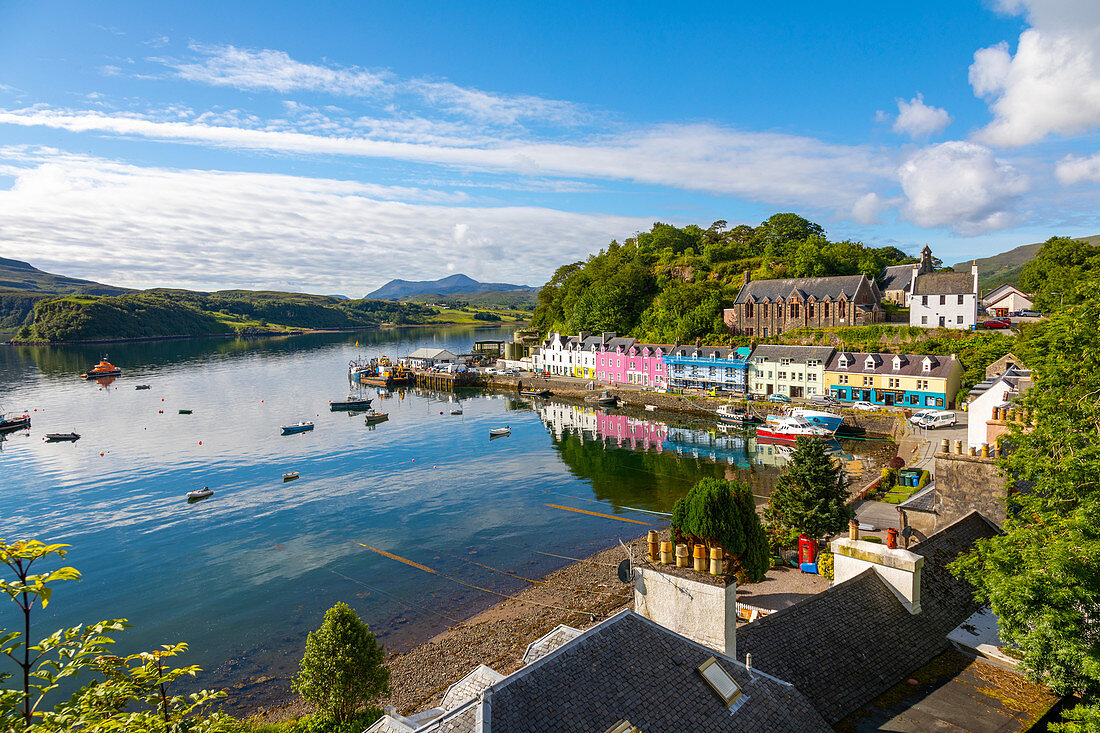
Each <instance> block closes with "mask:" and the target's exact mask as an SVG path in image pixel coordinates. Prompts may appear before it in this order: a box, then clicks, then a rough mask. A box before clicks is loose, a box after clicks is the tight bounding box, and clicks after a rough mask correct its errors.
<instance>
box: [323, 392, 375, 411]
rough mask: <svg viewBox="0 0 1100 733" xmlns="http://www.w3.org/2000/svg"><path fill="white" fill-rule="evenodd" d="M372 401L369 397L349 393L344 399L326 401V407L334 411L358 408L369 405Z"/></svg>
mask: <svg viewBox="0 0 1100 733" xmlns="http://www.w3.org/2000/svg"><path fill="white" fill-rule="evenodd" d="M371 402H372V400H371V398H370V397H356V396H355V395H353V394H349V395H348V398H347V399H346V400H341V401H339V402H330V403H328V409H330V410H332V411H333V412H336V411H337V410H359V409H362V408H365V407H370V403H371Z"/></svg>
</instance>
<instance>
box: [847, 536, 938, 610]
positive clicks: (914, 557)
mask: <svg viewBox="0 0 1100 733" xmlns="http://www.w3.org/2000/svg"><path fill="white" fill-rule="evenodd" d="M829 549H830V550H832V552H833V584H834V585H835V584H836V583H843V582H844V581H845V580H848V579H849V578H854V577H855V576H857V575H859V574H860V573H862V572H863V571H864V570H866V569H867V568H874V570H875V572H876V573H878V575H879V577H880V578H882V581H883V582H884V583H886V586H887V587H888V588H890V590H892V591H893V592H894V595H895V596H897V597H898V600H899V601H901V602H902V604H903V605H904V606H905V608H906V609H908V611H909V613H911V614H914V615H916V614H918V613H920V574H921V568H922V567H923V566H924V556H923V555H918V554H916V553H915V552H910V551H909V550H903V549H901V548H897V549H893V550H891V549H890V548H888V547H886V546H885V545H880V544H878V543H875V542H867V541H866V540H853V539H849V538H847V537H845V538H841V539H836V540H833V541H832V542H830V543H829Z"/></svg>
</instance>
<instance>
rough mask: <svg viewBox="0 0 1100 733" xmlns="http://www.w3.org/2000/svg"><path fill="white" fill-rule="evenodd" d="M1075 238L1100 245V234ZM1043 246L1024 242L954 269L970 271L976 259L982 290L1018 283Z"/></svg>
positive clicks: (956, 266)
mask: <svg viewBox="0 0 1100 733" xmlns="http://www.w3.org/2000/svg"><path fill="white" fill-rule="evenodd" d="M1075 239H1078V240H1080V241H1083V242H1088V243H1089V244H1094V245H1100V234H1094V235H1092V236H1091V237H1075ZM1042 246H1043V243H1042V242H1037V243H1035V244H1022V245H1020V246H1019V247H1016V248H1015V249H1010V250H1009V251H1007V252H1002V253H1000V254H999V255H993V256H992V257H983V258H981V259H979V260H967V261H966V262H959V263H957V264H956V265H954V269H955V272H969V271H970V263H971V262H974V261H976V262H977V263H978V287H979V288H980V289H981V290H988V289H990V288H996V287H999V286H1001V285H1004V284H1005V283H1009V284H1011V285H1018V284H1019V282H1020V273H1021V272H1022V271H1023V269H1024V265H1026V264H1027V263H1028V262H1031V260H1032V258H1033V257H1035V254H1036V253H1037V252H1038V251H1039V248H1040V247H1042Z"/></svg>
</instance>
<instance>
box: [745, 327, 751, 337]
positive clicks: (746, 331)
mask: <svg viewBox="0 0 1100 733" xmlns="http://www.w3.org/2000/svg"><path fill="white" fill-rule="evenodd" d="M745 334H746V335H748V336H752V329H751V328H747V329H745Z"/></svg>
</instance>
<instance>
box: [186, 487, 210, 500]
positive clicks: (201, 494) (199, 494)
mask: <svg viewBox="0 0 1100 733" xmlns="http://www.w3.org/2000/svg"><path fill="white" fill-rule="evenodd" d="M213 495H214V490H213V489H211V488H207V487H206V486H203V487H202V488H201V489H197V490H195V491H188V492H187V501H198V500H199V499H205V498H206V497H208V496H213Z"/></svg>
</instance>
